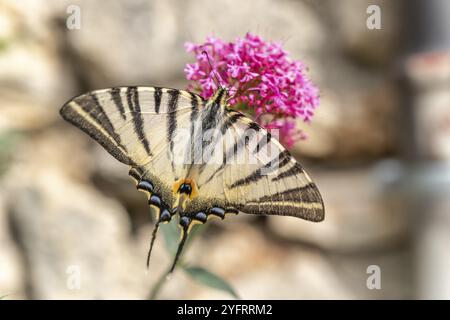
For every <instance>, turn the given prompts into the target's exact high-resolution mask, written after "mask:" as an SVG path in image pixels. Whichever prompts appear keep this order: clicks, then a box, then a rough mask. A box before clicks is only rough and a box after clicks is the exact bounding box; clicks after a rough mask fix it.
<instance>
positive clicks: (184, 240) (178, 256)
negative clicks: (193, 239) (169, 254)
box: [169, 228, 188, 274]
mask: <svg viewBox="0 0 450 320" xmlns="http://www.w3.org/2000/svg"><path fill="white" fill-rule="evenodd" d="M187 229H188V228H183V230H182V231H181V232H182V234H181V241H180V243H179V244H178V249H177V253H176V255H175V259H174V260H173V264H172V267H171V268H170V271H169V274H171V273H172V272H173V270H174V269H175V266H176V265H177V262H178V259H179V258H180V255H181V251H183V247H184V243H185V242H186V239H187V236H188V232H187V231H188V230H187Z"/></svg>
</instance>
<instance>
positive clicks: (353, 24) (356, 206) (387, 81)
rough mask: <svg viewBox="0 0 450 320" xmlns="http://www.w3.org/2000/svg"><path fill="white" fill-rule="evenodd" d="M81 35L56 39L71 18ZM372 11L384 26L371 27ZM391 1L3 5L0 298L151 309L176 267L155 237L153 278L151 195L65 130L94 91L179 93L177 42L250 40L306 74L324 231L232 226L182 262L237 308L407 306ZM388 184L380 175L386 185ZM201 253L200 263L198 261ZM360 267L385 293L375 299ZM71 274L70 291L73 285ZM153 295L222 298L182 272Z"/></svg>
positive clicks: (308, 161)
mask: <svg viewBox="0 0 450 320" xmlns="http://www.w3.org/2000/svg"><path fill="white" fill-rule="evenodd" d="M71 4H75V5H78V6H79V7H80V9H81V29H79V30H69V29H67V28H66V18H67V17H68V14H67V13H66V9H67V7H68V6H69V5H71ZM369 4H377V5H379V6H380V8H381V12H382V29H381V30H369V29H367V27H366V19H367V17H368V15H367V13H366V9H367V7H368V5H369ZM399 17H400V8H399V2H398V1H381V0H379V1H358V0H345V1H339V2H338V1H331V0H321V1H306V0H305V1H300V0H297V1H295V0H281V1H275V0H258V1H256V0H253V1H237V0H219V1H214V2H213V1H207V0H194V1H176V0H164V1H163V0H155V1H142V0H133V1H25V0H24V1H10V2H2V3H1V4H0V97H1V105H0V111H1V117H0V148H1V149H0V161H1V162H2V163H1V166H0V190H1V193H0V239H1V241H0V296H2V295H3V294H7V295H9V296H10V297H11V298H43V299H51V298H138V299H141V298H146V297H147V296H148V294H149V292H150V288H151V287H152V285H153V284H154V283H155V281H156V279H157V277H156V276H155V275H156V274H159V273H160V272H162V271H163V269H164V268H165V266H166V265H167V263H168V262H169V261H170V259H171V257H170V256H169V255H168V254H167V253H166V251H165V250H164V248H163V246H162V239H158V240H159V241H158V243H157V247H156V249H155V253H154V256H153V263H152V269H151V272H150V273H149V274H146V273H145V267H144V262H145V261H144V260H145V254H146V250H147V245H148V238H149V235H150V232H151V223H150V218H149V215H148V208H146V206H145V197H144V196H143V195H141V194H139V193H137V192H136V190H135V188H134V187H133V184H132V183H131V182H130V181H129V179H128V177H127V174H126V173H127V168H125V167H124V166H123V165H121V164H119V163H117V162H116V161H115V160H114V159H112V158H111V157H110V156H109V155H108V154H107V153H106V152H104V151H103V150H102V149H101V147H99V146H97V145H96V144H94V143H93V142H92V141H90V140H89V139H88V138H87V137H86V136H84V135H83V134H82V133H80V132H79V131H78V130H77V129H75V128H72V127H71V126H69V125H68V124H66V123H63V121H62V120H61V119H60V117H59V115H58V110H59V108H60V106H61V105H62V104H63V103H64V102H65V101H67V100H68V99H69V98H71V97H72V96H74V95H77V94H80V93H82V92H84V91H87V90H90V89H98V88H103V87H111V86H117V85H159V86H168V87H180V88H182V87H185V86H186V81H185V80H184V75H183V67H184V64H185V63H187V62H189V61H191V59H192V57H190V56H189V55H187V54H186V53H185V51H184V48H183V43H184V42H185V41H194V42H201V41H203V40H204V38H205V37H206V36H207V35H210V34H213V35H216V36H219V37H223V38H225V39H230V40H231V39H234V38H235V37H236V36H242V35H244V34H245V33H246V32H247V31H251V32H254V33H257V34H259V35H261V36H263V37H264V38H266V39H273V40H281V41H283V43H284V44H285V47H286V49H287V50H288V51H289V52H290V53H291V55H292V57H294V58H296V59H301V60H302V61H304V62H305V63H306V64H307V65H308V66H309V68H310V70H309V74H310V75H311V77H312V78H313V79H314V81H315V82H316V83H317V84H318V85H319V87H320V90H321V106H320V107H319V109H318V110H317V114H316V117H315V119H314V121H313V123H312V124H311V125H309V126H306V127H305V131H306V132H307V133H308V134H309V139H308V140H307V141H305V142H300V143H299V144H298V145H297V146H296V148H295V150H294V153H295V155H296V156H298V158H299V159H301V160H302V163H304V164H305V166H306V167H307V168H309V169H310V170H309V171H310V172H311V174H312V176H313V177H314V179H315V180H316V181H317V183H318V185H319V188H320V190H321V191H322V193H323V196H324V200H325V205H326V210H327V213H326V220H325V221H324V222H323V223H321V224H313V223H309V222H305V221H300V220H297V219H292V218H286V217H285V218H281V217H270V218H267V219H262V218H255V217H244V216H242V215H240V216H238V217H237V218H231V219H229V221H226V222H225V223H217V224H214V226H213V227H211V228H208V230H207V231H206V232H205V234H204V235H202V237H201V238H199V239H197V240H196V242H195V243H194V245H193V246H192V248H190V250H189V251H188V252H187V254H186V260H187V261H197V263H198V264H200V265H204V266H208V267H209V268H210V269H212V270H214V271H215V272H216V273H217V274H220V275H221V276H222V277H224V278H225V279H227V280H228V281H230V282H231V283H232V284H233V286H234V287H235V289H236V290H237V291H238V292H239V293H240V294H241V296H242V297H244V298H253V299H264V298H275V299H276V298H286V299H290V298H292V299H298V298H380V297H382V298H405V297H411V296H412V286H411V283H410V282H411V281H410V272H409V271H408V268H407V267H408V264H409V261H410V257H409V256H410V251H409V247H408V241H407V236H406V235H407V232H406V230H407V227H408V225H407V224H406V223H405V220H406V219H405V217H404V216H402V214H401V213H400V211H399V210H398V206H399V201H400V200H399V199H400V198H399V197H397V196H396V195H390V197H388V196H386V193H385V192H384V190H383V188H382V186H383V184H384V183H385V180H386V174H385V172H388V173H389V171H386V170H389V168H390V167H391V165H390V164H389V163H387V164H384V165H385V166H386V167H380V166H375V167H374V166H373V164H374V163H376V162H377V161H378V160H380V159H383V158H385V157H391V156H395V154H396V152H397V150H398V145H397V144H396V139H395V131H394V128H395V123H396V122H395V113H396V110H397V108H398V95H397V91H396V87H395V85H394V82H393V78H394V76H395V71H393V70H395V66H396V61H397V59H398V57H399V50H400V44H401V38H400V36H399V28H400V23H401V22H400V21H401V20H399ZM387 176H388V174H387ZM205 253H206V254H205ZM369 265H377V266H380V267H381V270H382V276H383V278H382V289H381V290H369V289H368V288H367V286H366V279H367V277H368V274H367V273H366V270H367V267H368V266H369ZM71 266H75V267H77V268H79V270H80V272H81V276H82V279H83V281H82V287H81V288H80V289H70V288H68V283H67V281H68V277H69V276H70V275H71V273H72V271H73V269H71ZM161 298H228V296H226V295H225V294H223V293H220V292H218V291H214V290H212V289H208V288H205V287H202V286H200V285H198V284H195V283H194V282H192V280H190V279H188V278H187V277H186V276H185V275H184V274H183V273H181V272H180V273H176V274H175V275H174V277H173V279H172V280H171V281H169V283H168V284H167V285H166V287H165V288H164V290H163V291H162V294H161Z"/></svg>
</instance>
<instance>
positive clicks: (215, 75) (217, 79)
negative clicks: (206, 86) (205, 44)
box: [202, 50, 222, 88]
mask: <svg viewBox="0 0 450 320" xmlns="http://www.w3.org/2000/svg"><path fill="white" fill-rule="evenodd" d="M202 54H204V55H205V56H206V59H207V60H208V64H209V68H210V69H211V73H212V74H213V77H214V80H216V85H217V87H218V88H222V86H221V85H220V81H219V77H217V73H216V70H215V69H214V68H213V66H212V64H211V59H209V54H208V52H206V50H203V51H202Z"/></svg>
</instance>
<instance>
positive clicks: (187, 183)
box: [172, 178, 198, 200]
mask: <svg viewBox="0 0 450 320" xmlns="http://www.w3.org/2000/svg"><path fill="white" fill-rule="evenodd" d="M172 192H173V193H174V194H179V193H184V194H186V195H188V197H189V200H192V199H194V198H196V197H197V196H198V188H197V184H196V183H195V180H194V179H184V178H181V179H178V180H177V181H176V182H175V183H174V184H173V186H172Z"/></svg>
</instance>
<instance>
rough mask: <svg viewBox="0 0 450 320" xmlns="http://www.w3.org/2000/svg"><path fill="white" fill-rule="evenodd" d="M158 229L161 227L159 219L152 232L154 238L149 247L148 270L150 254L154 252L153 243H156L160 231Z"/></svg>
mask: <svg viewBox="0 0 450 320" xmlns="http://www.w3.org/2000/svg"><path fill="white" fill-rule="evenodd" d="M158 229H159V221H158V222H156V224H155V228H154V229H153V232H152V240H151V241H150V248H149V249H148V254H147V270H148V267H149V265H150V256H151V254H152V249H153V244H154V243H155V239H156V233H157V232H158Z"/></svg>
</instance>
